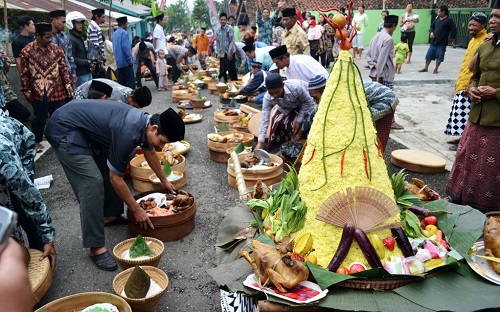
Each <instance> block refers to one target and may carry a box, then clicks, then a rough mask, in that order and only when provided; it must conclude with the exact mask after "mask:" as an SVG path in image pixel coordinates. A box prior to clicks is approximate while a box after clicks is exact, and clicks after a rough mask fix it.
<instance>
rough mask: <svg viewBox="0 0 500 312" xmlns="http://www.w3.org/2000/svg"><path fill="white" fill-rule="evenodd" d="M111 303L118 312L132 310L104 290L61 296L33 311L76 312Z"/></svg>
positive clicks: (121, 300)
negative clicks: (99, 304) (95, 305)
mask: <svg viewBox="0 0 500 312" xmlns="http://www.w3.org/2000/svg"><path fill="white" fill-rule="evenodd" d="M103 302H106V303H111V304H113V305H115V306H116V307H117V308H118V310H120V312H132V308H131V307H130V305H129V304H128V303H127V301H125V300H124V299H122V298H121V297H119V296H116V295H113V294H108V293H105V292H87V293H81V294H75V295H71V296H67V297H63V298H60V299H57V300H54V301H52V302H50V303H47V304H46V305H44V306H43V307H41V308H40V309H38V310H36V311H35V312H61V311H64V312H66V311H71V312H73V311H74V312H77V311H82V310H83V309H85V308H87V307H90V306H91V305H94V304H97V303H103Z"/></svg>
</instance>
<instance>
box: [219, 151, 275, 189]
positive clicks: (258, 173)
mask: <svg viewBox="0 0 500 312" xmlns="http://www.w3.org/2000/svg"><path fill="white" fill-rule="evenodd" d="M269 156H271V161H273V162H274V163H277V164H278V166H275V167H269V168H268V169H252V168H250V169H243V168H242V169H241V173H242V175H243V179H244V180H245V185H246V187H247V188H248V187H251V186H254V185H255V183H257V181H259V180H260V181H262V183H264V184H266V185H272V184H275V183H278V182H281V180H283V159H281V157H279V156H277V155H273V154H270V155H269ZM244 157H245V155H242V154H240V155H238V160H239V161H240V162H241V161H242V160H243V158H244ZM227 182H228V183H229V185H230V186H231V187H233V188H235V189H237V188H238V184H237V182H236V173H235V171H234V165H232V162H231V159H228V161H227Z"/></svg>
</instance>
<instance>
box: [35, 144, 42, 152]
mask: <svg viewBox="0 0 500 312" xmlns="http://www.w3.org/2000/svg"><path fill="white" fill-rule="evenodd" d="M36 152H37V153H41V152H43V145H42V144H40V145H38V144H37V145H36Z"/></svg>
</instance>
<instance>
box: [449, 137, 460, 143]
mask: <svg viewBox="0 0 500 312" xmlns="http://www.w3.org/2000/svg"><path fill="white" fill-rule="evenodd" d="M446 143H448V144H458V143H460V138H458V139H453V140H449V141H446Z"/></svg>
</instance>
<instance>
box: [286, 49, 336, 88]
mask: <svg viewBox="0 0 500 312" xmlns="http://www.w3.org/2000/svg"><path fill="white" fill-rule="evenodd" d="M285 75H286V79H299V80H302V81H305V82H307V83H308V84H309V81H310V80H311V79H312V78H314V77H315V76H316V75H321V76H323V77H325V79H326V80H328V72H327V71H326V69H325V68H324V67H323V66H322V65H321V64H320V63H319V62H318V61H316V60H315V59H313V58H312V57H311V56H310V55H306V54H297V55H290V64H289V65H288V67H287V68H286V70H285Z"/></svg>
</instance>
